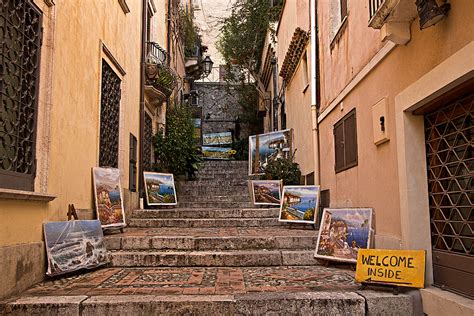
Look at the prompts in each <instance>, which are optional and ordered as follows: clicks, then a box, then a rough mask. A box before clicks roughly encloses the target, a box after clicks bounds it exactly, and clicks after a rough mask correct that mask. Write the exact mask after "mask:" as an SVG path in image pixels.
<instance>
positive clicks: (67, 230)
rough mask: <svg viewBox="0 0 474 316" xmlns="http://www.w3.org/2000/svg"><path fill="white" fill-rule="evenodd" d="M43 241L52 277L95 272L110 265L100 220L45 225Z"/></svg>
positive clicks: (47, 272) (49, 273) (48, 271)
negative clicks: (94, 270)
mask: <svg viewBox="0 0 474 316" xmlns="http://www.w3.org/2000/svg"><path fill="white" fill-rule="evenodd" d="M44 239H45V243H46V254H47V257H48V270H47V271H46V274H47V275H49V276H55V275H60V274H65V273H69V272H73V271H77V270H79V269H91V268H96V267H98V266H101V265H103V264H106V263H107V262H108V258H107V250H106V249H105V245H104V235H103V234H102V228H101V226H100V222H99V221H98V220H80V221H69V222H49V223H44Z"/></svg>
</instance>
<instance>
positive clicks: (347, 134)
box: [344, 110, 357, 168]
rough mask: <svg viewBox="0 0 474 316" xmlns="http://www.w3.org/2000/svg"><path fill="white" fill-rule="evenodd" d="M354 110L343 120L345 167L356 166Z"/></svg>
mask: <svg viewBox="0 0 474 316" xmlns="http://www.w3.org/2000/svg"><path fill="white" fill-rule="evenodd" d="M355 114H356V113H355V110H353V111H351V113H349V116H347V118H346V119H345V120H344V150H345V167H346V168H349V167H353V166H355V165H357V124H356V115H355Z"/></svg>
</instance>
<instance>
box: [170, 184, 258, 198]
mask: <svg viewBox="0 0 474 316" xmlns="http://www.w3.org/2000/svg"><path fill="white" fill-rule="evenodd" d="M177 193H178V196H181V195H197V196H200V195H227V194H242V195H247V196H248V195H249V189H248V187H247V185H245V186H233V187H222V186H202V187H199V186H192V187H187V188H178V189H177Z"/></svg>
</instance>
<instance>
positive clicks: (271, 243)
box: [105, 231, 317, 251]
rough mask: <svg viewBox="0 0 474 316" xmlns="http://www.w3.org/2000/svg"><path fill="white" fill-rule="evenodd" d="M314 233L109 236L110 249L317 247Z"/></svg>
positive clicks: (268, 248) (271, 248)
mask: <svg viewBox="0 0 474 316" xmlns="http://www.w3.org/2000/svg"><path fill="white" fill-rule="evenodd" d="M313 233H314V235H313V236H298V235H293V236H274V237H267V236H263V237H259V236H245V237H244V236H239V237H234V236H233V237H220V236H219V237H190V236H126V235H124V236H106V237H105V244H106V247H107V249H108V250H156V251H162V250H194V251H201V250H214V251H216V250H223V251H228V250H263V249H266V250H276V249H280V250H281V249H286V250H296V249H314V248H315V247H316V239H317V236H316V234H317V231H313Z"/></svg>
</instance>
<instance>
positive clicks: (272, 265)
mask: <svg viewBox="0 0 474 316" xmlns="http://www.w3.org/2000/svg"><path fill="white" fill-rule="evenodd" d="M247 168H248V164H247V163H246V162H237V161H208V162H206V163H205V164H204V166H203V168H202V169H201V170H200V171H199V173H198V175H197V176H198V178H197V180H195V181H188V182H181V183H178V184H177V190H178V201H179V204H178V206H177V207H176V208H161V209H145V210H135V211H134V212H133V213H132V216H131V218H130V219H129V226H128V227H127V228H126V229H124V232H123V233H120V234H113V235H107V236H106V237H105V241H106V246H107V248H108V250H109V251H110V255H111V264H110V266H109V267H107V268H102V269H98V270H96V271H93V272H90V273H86V274H82V275H78V276H71V277H67V278H63V279H60V280H56V279H53V280H49V281H46V282H43V283H41V284H39V285H37V286H35V287H33V288H31V289H29V290H28V291H26V292H25V293H23V294H22V295H21V296H20V297H18V298H13V299H11V300H9V301H7V302H5V303H3V304H2V303H0V315H1V314H8V315H30V314H38V315H46V314H47V315H115V314H123V315H161V314H163V315H266V314H271V315H371V314H374V315H375V314H390V315H409V314H411V313H412V307H413V303H412V299H411V297H410V296H407V295H403V294H401V295H398V296H394V295H392V294H390V293H385V292H373V291H358V290H357V289H358V285H357V284H356V283H355V282H354V278H353V275H354V272H353V271H352V270H350V269H344V268H332V267H324V266H321V265H319V263H318V261H317V260H315V259H314V257H313V254H314V249H315V244H316V239H317V231H316V230H315V229H314V227H313V226H312V225H304V224H303V225H297V224H288V223H280V222H279V221H278V215H279V209H278V208H263V207H261V208H256V207H254V206H252V204H251V203H250V197H249V190H248V176H247V172H248V169H247Z"/></svg>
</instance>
